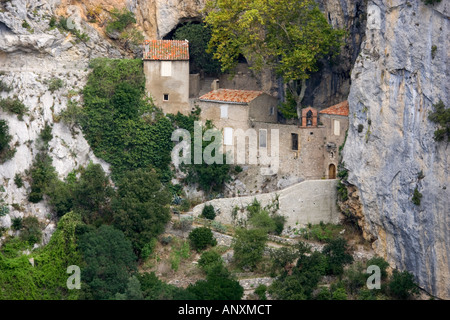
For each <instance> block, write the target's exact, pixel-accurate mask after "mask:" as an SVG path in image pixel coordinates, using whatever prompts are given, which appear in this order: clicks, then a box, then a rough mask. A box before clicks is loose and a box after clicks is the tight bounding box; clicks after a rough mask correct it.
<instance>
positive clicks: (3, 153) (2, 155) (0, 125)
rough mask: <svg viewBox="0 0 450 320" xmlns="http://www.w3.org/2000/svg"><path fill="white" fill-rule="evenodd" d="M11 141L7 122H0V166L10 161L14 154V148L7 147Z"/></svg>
mask: <svg viewBox="0 0 450 320" xmlns="http://www.w3.org/2000/svg"><path fill="white" fill-rule="evenodd" d="M11 139H12V136H11V135H10V134H9V126H8V122H6V120H0V164H2V163H4V162H6V161H8V160H10V159H11V158H12V157H14V154H15V153H16V148H11V147H10V145H9V143H10V142H11Z"/></svg>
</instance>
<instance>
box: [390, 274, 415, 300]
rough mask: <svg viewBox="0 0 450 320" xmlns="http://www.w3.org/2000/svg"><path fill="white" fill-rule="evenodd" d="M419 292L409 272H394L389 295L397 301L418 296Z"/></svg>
mask: <svg viewBox="0 0 450 320" xmlns="http://www.w3.org/2000/svg"><path fill="white" fill-rule="evenodd" d="M418 292H419V290H418V289H417V285H416V284H415V282H414V276H413V275H412V274H411V273H409V272H408V271H402V272H399V271H398V270H394V272H393V274H392V278H391V280H390V282H389V293H390V295H391V296H393V297H394V298H397V299H401V300H406V299H408V298H410V297H411V296H413V295H415V294H417V293H418Z"/></svg>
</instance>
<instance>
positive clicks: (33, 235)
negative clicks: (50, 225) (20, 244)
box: [20, 216, 42, 246]
mask: <svg viewBox="0 0 450 320" xmlns="http://www.w3.org/2000/svg"><path fill="white" fill-rule="evenodd" d="M41 228H42V226H41V224H40V223H39V220H38V219H37V218H36V217H32V216H28V217H25V218H23V220H22V228H21V232H20V239H21V240H22V241H24V242H26V243H28V244H29V245H31V246H32V245H33V244H35V243H38V244H39V243H40V242H41V240H42V231H41Z"/></svg>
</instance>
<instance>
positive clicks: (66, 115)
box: [58, 99, 85, 132]
mask: <svg viewBox="0 0 450 320" xmlns="http://www.w3.org/2000/svg"><path fill="white" fill-rule="evenodd" d="M84 116H85V114H84V110H83V108H82V107H81V106H79V105H78V103H77V102H76V101H74V100H72V99H69V100H68V101H67V108H66V109H64V110H62V111H61V112H60V113H59V115H58V117H59V119H61V120H62V121H63V122H65V123H66V124H67V125H68V126H69V128H70V130H71V131H72V132H74V128H75V127H76V126H81V123H82V122H83V121H84V120H85V119H84Z"/></svg>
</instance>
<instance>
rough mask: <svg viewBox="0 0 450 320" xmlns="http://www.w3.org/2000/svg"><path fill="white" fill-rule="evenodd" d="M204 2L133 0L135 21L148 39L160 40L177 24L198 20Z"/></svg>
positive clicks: (193, 0) (187, 0) (199, 0)
mask: <svg viewBox="0 0 450 320" xmlns="http://www.w3.org/2000/svg"><path fill="white" fill-rule="evenodd" d="M205 2H206V1H205V0H133V1H132V4H131V7H132V10H133V12H134V13H135V14H136V20H137V22H138V24H139V25H140V26H141V27H142V29H143V31H144V33H145V35H146V37H148V38H149V39H152V38H153V39H161V38H163V37H164V36H165V35H167V34H168V33H169V32H171V31H172V30H173V29H175V28H176V27H177V25H178V24H179V23H183V22H186V21H192V20H200V11H201V10H202V9H203V8H204V6H205Z"/></svg>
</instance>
